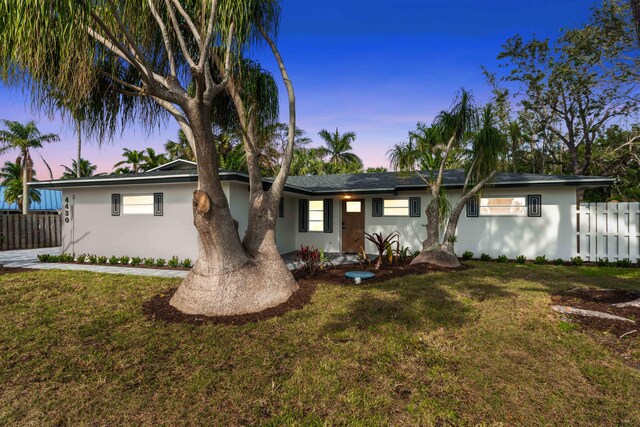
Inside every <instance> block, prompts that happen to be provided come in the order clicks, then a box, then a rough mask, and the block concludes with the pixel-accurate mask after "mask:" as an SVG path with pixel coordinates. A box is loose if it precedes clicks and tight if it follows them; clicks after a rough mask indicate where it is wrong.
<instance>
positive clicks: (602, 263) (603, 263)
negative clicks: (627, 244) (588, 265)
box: [598, 257, 611, 267]
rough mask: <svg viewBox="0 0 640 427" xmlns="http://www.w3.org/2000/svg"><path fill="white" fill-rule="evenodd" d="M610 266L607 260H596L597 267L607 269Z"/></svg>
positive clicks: (605, 258)
mask: <svg viewBox="0 0 640 427" xmlns="http://www.w3.org/2000/svg"><path fill="white" fill-rule="evenodd" d="M610 264H611V263H610V262H609V258H607V257H604V258H598V267H609V265H610Z"/></svg>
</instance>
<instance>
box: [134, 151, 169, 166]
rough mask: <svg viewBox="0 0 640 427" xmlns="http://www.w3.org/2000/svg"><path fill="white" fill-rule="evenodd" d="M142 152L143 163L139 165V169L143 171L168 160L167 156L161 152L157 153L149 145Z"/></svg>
mask: <svg viewBox="0 0 640 427" xmlns="http://www.w3.org/2000/svg"><path fill="white" fill-rule="evenodd" d="M143 153H144V155H143V158H144V163H143V164H142V165H140V169H142V170H145V171H147V170H149V169H153V168H155V167H158V166H160V165H163V164H165V163H167V162H168V161H169V160H168V159H167V156H165V155H164V154H163V153H160V154H157V153H156V150H154V149H153V148H151V147H148V148H147V149H146V150H144V151H143Z"/></svg>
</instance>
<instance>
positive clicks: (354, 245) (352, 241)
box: [342, 200, 364, 253]
mask: <svg viewBox="0 0 640 427" xmlns="http://www.w3.org/2000/svg"><path fill="white" fill-rule="evenodd" d="M362 246H364V200H343V201H342V252H347V253H356V252H360V248H361V247H362Z"/></svg>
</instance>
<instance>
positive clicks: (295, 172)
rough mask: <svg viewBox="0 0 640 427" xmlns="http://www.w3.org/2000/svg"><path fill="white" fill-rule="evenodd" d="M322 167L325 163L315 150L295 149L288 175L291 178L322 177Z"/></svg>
mask: <svg viewBox="0 0 640 427" xmlns="http://www.w3.org/2000/svg"><path fill="white" fill-rule="evenodd" d="M324 167H325V163H324V162H323V161H322V156H321V155H320V154H319V153H318V149H317V148H296V149H295V151H294V152H293V159H292V161H291V169H290V170H289V173H290V174H291V175H292V176H301V175H322V174H323V173H324Z"/></svg>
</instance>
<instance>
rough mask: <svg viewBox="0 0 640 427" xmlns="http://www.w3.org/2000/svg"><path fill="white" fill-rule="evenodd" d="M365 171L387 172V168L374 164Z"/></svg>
mask: <svg viewBox="0 0 640 427" xmlns="http://www.w3.org/2000/svg"><path fill="white" fill-rule="evenodd" d="M365 172H366V173H383V172H387V168H385V167H384V166H372V167H368V168H367V169H365Z"/></svg>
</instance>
